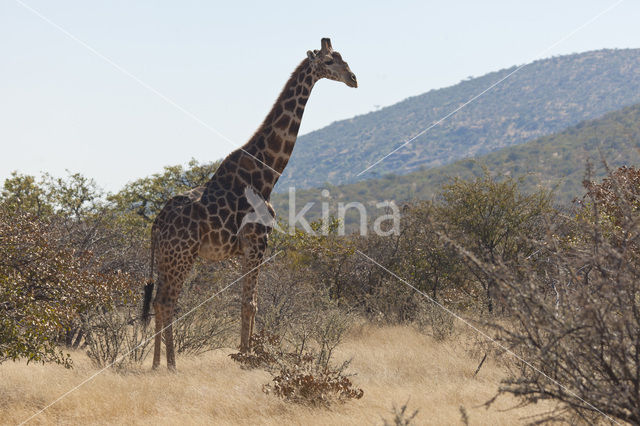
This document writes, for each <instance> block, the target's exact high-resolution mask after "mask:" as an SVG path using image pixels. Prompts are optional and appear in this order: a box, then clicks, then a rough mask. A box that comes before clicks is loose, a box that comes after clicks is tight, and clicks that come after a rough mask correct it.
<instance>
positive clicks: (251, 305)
mask: <svg viewBox="0 0 640 426" xmlns="http://www.w3.org/2000/svg"><path fill="white" fill-rule="evenodd" d="M266 248H267V234H266V233H259V234H258V233H255V234H253V233H252V234H248V235H246V234H245V235H244V238H243V251H244V262H243V265H244V268H243V271H244V274H245V277H244V281H243V283H242V327H241V330H240V352H242V353H246V352H249V351H250V350H251V336H252V335H253V328H254V324H255V320H256V312H257V311H258V301H257V297H256V293H257V289H258V271H259V267H260V264H261V263H262V259H263V257H264V252H265V250H266Z"/></svg>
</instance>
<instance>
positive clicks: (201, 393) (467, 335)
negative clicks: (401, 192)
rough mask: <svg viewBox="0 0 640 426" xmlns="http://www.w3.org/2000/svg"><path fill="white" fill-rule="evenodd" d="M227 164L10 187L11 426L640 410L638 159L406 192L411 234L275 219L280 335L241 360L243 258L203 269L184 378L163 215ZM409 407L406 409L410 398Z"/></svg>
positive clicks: (191, 298)
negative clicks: (166, 291) (565, 196)
mask: <svg viewBox="0 0 640 426" xmlns="http://www.w3.org/2000/svg"><path fill="white" fill-rule="evenodd" d="M605 166H606V164H605ZM215 167H216V165H215V164H212V165H198V164H192V165H191V168H190V169H188V170H183V169H182V168H179V167H178V168H167V169H166V172H165V173H164V174H162V175H154V176H152V177H150V178H148V179H142V180H140V181H137V182H134V183H133V184H131V185H132V186H131V187H128V188H125V189H124V190H123V191H121V192H120V193H118V194H109V195H104V194H101V193H100V192H99V191H97V190H96V188H95V187H94V186H93V184H92V183H91V182H90V181H89V180H87V179H86V178H84V177H83V176H81V175H71V176H70V177H69V179H67V180H64V179H61V180H55V181H50V180H47V179H44V178H43V179H44V180H43V181H42V182H40V183H38V182H37V181H36V179H35V178H34V177H32V176H22V175H15V176H14V177H13V178H12V179H9V180H7V181H6V182H5V185H4V190H3V191H2V192H1V195H0V252H1V253H2V254H3V256H0V378H1V379H2V380H0V423H6V424H18V423H20V422H23V421H25V420H30V421H31V422H33V423H43V424H48V423H56V424H58V423H59V424H81V423H87V424H95V423H100V424H122V423H124V424H137V423H142V424H145V423H161V424H175V423H185V424H273V423H276V424H323V425H324V424H382V423H384V422H385V420H386V421H388V422H389V423H390V424H400V425H406V424H463V423H468V424H517V423H538V424H541V423H553V422H565V423H567V424H597V423H606V422H608V423H606V424H613V423H616V424H640V392H639V391H638V389H640V374H638V371H640V356H639V355H638V354H639V353H640V333H638V332H637V330H639V329H640V169H636V168H633V167H631V168H627V167H621V168H619V169H616V170H609V169H608V175H607V177H606V178H605V179H603V180H602V182H601V183H597V182H594V181H591V180H588V179H585V182H584V185H585V194H584V196H583V197H582V198H580V199H579V200H577V201H576V203H575V205H573V206H571V207H569V206H565V207H554V204H553V193H552V192H549V191H547V190H544V189H541V190H540V191H538V192H535V193H526V192H523V191H521V190H520V187H519V186H520V183H521V180H519V179H515V178H509V177H494V176H492V175H491V173H490V172H489V171H488V170H486V171H485V175H484V176H480V177H477V178H474V179H471V180H463V179H452V180H451V182H450V183H449V184H447V185H445V186H444V187H443V190H442V193H441V194H440V195H439V197H438V198H436V199H434V200H433V201H430V202H419V201H416V202H413V203H409V204H407V205H405V206H403V207H402V215H401V223H400V226H399V231H400V232H398V233H393V234H391V235H386V234H384V235H378V234H369V235H368V236H366V237H364V236H358V235H355V234H354V235H347V236H342V235H341V233H340V232H339V230H340V223H341V222H340V221H339V220H334V219H330V218H327V223H325V222H324V220H323V221H322V223H321V222H314V223H313V224H311V225H312V228H313V230H315V232H302V231H301V230H297V231H296V232H293V233H291V234H278V233H274V234H273V238H272V240H271V242H270V250H271V253H277V254H278V256H276V257H274V258H273V261H270V262H269V263H267V264H265V265H263V267H262V268H261V272H260V279H259V282H260V285H259V286H258V298H257V299H258V301H259V306H260V307H259V310H258V315H257V317H256V329H257V330H263V331H260V333H263V334H262V336H263V337H261V338H260V339H256V340H255V341H254V346H253V349H252V352H251V353H250V354H245V355H243V356H234V359H232V358H231V357H229V355H232V354H234V352H235V349H234V348H235V346H236V344H237V340H238V331H237V330H238V327H239V325H238V318H239V311H240V301H239V297H238V295H239V292H238V291H233V290H237V288H236V289H233V290H230V291H225V292H222V290H223V289H224V288H225V287H224V286H225V285H227V283H232V282H235V280H237V278H238V277H239V276H240V274H241V273H240V267H239V264H238V262H234V261H229V262H224V263H222V264H219V265H213V264H209V263H205V262H199V263H197V264H196V265H195V267H194V270H193V272H192V276H191V277H190V278H189V279H188V280H187V282H186V283H185V286H184V287H183V289H182V292H181V296H180V299H179V301H178V307H177V315H180V316H181V318H182V319H181V320H180V322H179V323H176V326H175V328H174V330H173V334H174V339H175V341H176V344H177V349H176V350H177V353H178V372H177V374H172V373H169V372H167V371H166V369H165V368H162V369H161V370H160V371H157V372H152V371H151V368H150V362H151V360H150V357H149V356H148V355H149V352H150V349H151V345H149V344H143V345H141V346H140V345H139V344H140V343H141V342H145V341H146V340H147V339H148V338H149V337H150V336H151V334H152V331H151V330H150V329H151V327H147V329H146V330H145V329H143V327H142V321H141V320H140V311H141V310H140V307H141V306H140V305H141V300H140V296H141V290H142V288H141V287H142V285H141V283H145V282H148V280H149V276H148V271H149V269H150V268H149V266H150V265H149V247H148V242H149V238H148V235H149V227H150V223H151V218H153V217H154V216H155V214H156V213H157V211H158V210H159V208H161V206H162V205H163V204H164V200H166V199H167V198H169V195H171V194H174V193H178V192H180V191H181V190H183V189H186V188H187V187H191V186H195V185H196V184H198V182H200V181H201V180H202V179H205V178H206V176H209V175H210V173H211V172H212V169H213V170H215ZM589 170H590V169H588V170H587V171H588V172H589ZM586 176H587V177H588V176H589V173H587V174H586ZM140 197H142V198H140ZM325 225H326V228H327V231H328V232H327V233H324V234H322V233H318V232H317V231H319V230H321V229H324V226H325ZM385 229H386V228H385ZM269 256H271V254H269ZM398 277H400V278H398ZM403 283H404V284H406V285H404V284H403ZM416 290H417V291H416ZM211 295H216V297H214V298H209V299H207V297H210V296H211ZM429 299H431V300H432V301H437V303H438V305H440V306H441V307H445V308H446V309H447V310H450V311H452V312H456V314H457V315H461V316H462V317H464V318H467V319H469V320H470V321H471V322H472V323H473V324H474V326H476V327H479V328H481V329H482V330H483V331H484V332H486V333H487V335H489V336H491V337H492V338H495V339H496V341H497V342H499V344H500V345H501V346H502V347H506V348H509V350H511V351H512V352H513V353H515V354H517V355H518V356H519V357H520V361H517V360H515V359H513V358H511V357H509V356H507V355H505V354H504V353H502V354H501V353H500V351H499V350H497V349H496V346H492V345H490V344H489V343H487V342H486V341H484V340H483V339H482V338H480V337H479V336H478V334H477V333H475V332H474V331H472V330H470V329H469V328H467V327H466V326H463V325H462V324H461V322H459V321H454V320H453V319H452V317H451V316H450V315H448V314H446V313H444V312H443V310H442V309H440V308H436V307H435V305H434V304H433V303H432V302H431V301H430V300H429ZM204 300H208V301H207V302H206V303H207V305H206V306H205V307H202V308H198V309H196V310H195V311H194V310H193V308H196V307H198V306H200V304H201V303H202V302H203V301H204ZM192 311H193V313H192V314H189V315H182V314H186V313H189V312H192ZM260 333H258V335H259V334H260ZM269 336H271V337H274V336H275V337H277V339H276V340H277V342H276V340H273V342H276V343H273V342H272V341H270V340H269V339H270V337H269ZM261 339H262V340H261ZM260 342H262V343H261V344H262V348H263V349H265V350H262V349H260V347H261V346H260V345H257V344H256V343H260ZM132 348H138V349H136V350H135V351H131V349H132ZM67 353H69V354H70V357H69V356H67V355H66V354H67ZM485 354H486V355H487V361H486V362H485V363H484V365H482V368H481V369H480V370H479V373H478V374H477V375H476V374H475V371H476V369H477V367H478V365H479V363H480V362H481V360H482V359H483V358H484V356H485ZM243 357H244V358H243ZM252 357H253V358H252ZM27 359H30V360H32V362H31V363H30V364H27V363H26V360H27ZM256 359H257V360H258V361H259V362H254V361H256ZM348 360H351V363H350V364H349V365H348V366H347V368H346V370H345V369H344V367H345V364H343V361H348ZM522 360H526V362H522ZM114 361H116V362H115V366H114V368H108V369H106V370H105V371H104V372H103V373H101V374H98V375H97V376H96V377H95V379H94V380H91V381H89V382H87V383H86V384H85V385H83V386H82V387H80V388H79V389H77V390H75V391H73V392H71V393H70V394H69V395H68V396H65V397H64V398H62V399H61V400H60V401H58V402H56V403H55V404H54V405H53V406H51V407H50V408H48V409H46V410H45V411H44V412H42V413H38V411H39V410H41V409H42V408H44V407H46V406H47V405H48V404H50V403H51V402H53V401H55V400H56V399H57V398H58V397H59V396H60V395H63V394H65V393H66V392H67V391H69V390H71V389H73V388H74V387H76V386H77V385H79V384H81V383H82V382H83V381H85V380H86V379H87V378H89V377H91V376H92V375H94V374H96V373H97V372H99V371H100V368H101V367H103V366H107V365H111V364H112V362H114ZM42 363H44V365H43V364H42ZM163 364H164V363H163ZM243 366H244V368H243ZM65 367H73V368H65ZM247 367H252V368H253V369H249V368H247ZM345 374H346V375H345ZM265 390H266V391H269V393H266V392H265ZM360 390H362V391H363V392H364V394H363V395H362V397H361V398H360V396H361V392H360ZM495 397H497V400H496V401H497V402H494V403H493V404H491V405H490V406H489V407H488V408H487V405H486V404H485V403H486V402H487V401H489V400H492V398H495ZM405 403H407V404H408V408H407V409H406V411H405V412H404V414H403V415H402V416H400V417H402V418H404V420H407V419H410V418H411V414H412V413H413V412H414V411H415V410H418V414H417V415H416V416H415V418H413V419H412V421H411V422H410V423H408V422H407V421H403V420H402V418H400V419H397V418H396V419H394V413H393V412H392V410H393V407H394V406H395V407H397V409H399V407H402V406H403V404H405ZM514 407H518V408H514ZM36 413H38V415H37V416H35V417H34V418H31V416H33V415H34V414H36Z"/></svg>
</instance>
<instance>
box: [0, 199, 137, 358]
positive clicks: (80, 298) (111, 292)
mask: <svg viewBox="0 0 640 426" xmlns="http://www.w3.org/2000/svg"><path fill="white" fill-rule="evenodd" d="M59 232H60V228H59V227H58V226H57V225H56V222H55V219H54V218H49V219H43V218H38V217H37V216H35V215H33V214H29V213H24V212H17V213H16V212H11V211H8V210H7V209H6V208H2V209H0V251H1V252H2V254H3V256H2V258H0V362H2V361H5V360H7V359H12V360H17V359H21V358H26V359H27V360H28V361H41V362H57V363H61V364H64V365H66V366H70V359H69V358H68V355H64V354H63V353H62V351H61V350H60V349H59V348H58V347H57V338H58V335H59V334H60V333H61V332H63V331H64V330H65V328H66V327H68V326H69V324H71V323H72V321H73V320H74V319H75V318H77V317H78V315H81V314H82V313H83V312H86V311H88V310H89V309H92V308H95V307H96V306H101V307H103V308H104V309H108V308H109V307H110V306H112V305H113V304H114V303H115V302H116V301H117V300H121V299H126V298H128V297H131V295H132V293H131V290H132V289H133V288H134V287H133V286H134V283H133V281H132V280H131V279H130V277H129V275H128V274H126V273H117V272H100V271H98V268H97V267H96V265H95V264H94V263H93V262H92V261H91V260H92V255H91V253H90V252H79V251H77V250H74V248H73V247H71V246H69V245H66V244H64V243H61V239H60V235H59ZM62 232H64V231H62Z"/></svg>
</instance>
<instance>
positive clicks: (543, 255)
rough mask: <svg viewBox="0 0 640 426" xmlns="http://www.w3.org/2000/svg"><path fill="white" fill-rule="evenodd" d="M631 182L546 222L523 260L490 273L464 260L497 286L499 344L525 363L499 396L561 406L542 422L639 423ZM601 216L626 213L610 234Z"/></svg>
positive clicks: (639, 267)
mask: <svg viewBox="0 0 640 426" xmlns="http://www.w3.org/2000/svg"><path fill="white" fill-rule="evenodd" d="M625 182H626V183H625ZM633 182H634V181H633V180H618V179H617V178H616V174H615V173H614V174H612V175H610V176H609V178H608V180H606V181H605V184H606V185H607V186H611V190H612V191H615V192H616V193H617V194H620V195H621V196H616V197H612V198H609V197H606V199H607V200H609V201H606V202H607V203H609V202H610V203H614V205H610V206H608V208H606V209H605V208H602V207H603V206H602V203H601V199H600V197H599V194H600V191H599V190H600V189H601V188H594V187H593V186H592V185H591V186H588V190H589V193H588V197H589V199H590V203H589V210H588V212H587V211H585V210H583V211H582V212H581V215H580V216H579V217H578V218H577V219H575V218H571V217H566V218H565V219H564V221H561V220H559V218H558V217H555V218H554V220H553V221H550V222H549V223H550V225H549V228H548V232H547V235H546V236H545V237H544V238H542V239H541V240H540V241H539V242H538V243H537V251H538V252H539V254H538V255H536V256H534V257H533V258H531V259H526V258H524V257H521V258H520V259H519V262H513V263H511V264H509V265H505V264H501V265H498V266H494V267H489V265H487V264H485V263H483V262H482V261H479V260H478V259H473V260H472V261H473V262H475V263H476V264H477V265H478V267H479V268H483V269H484V270H485V272H486V273H487V274H489V275H490V276H491V277H493V279H495V280H496V283H497V287H496V288H497V292H496V293H497V294H496V295H497V297H498V298H499V300H501V302H502V305H503V306H504V307H505V309H506V314H507V315H508V318H509V324H508V326H507V325H504V324H503V325H500V324H493V325H494V327H495V328H496V330H498V332H499V336H500V338H501V339H502V340H503V342H504V344H505V345H506V346H508V347H510V348H512V350H513V351H514V352H516V353H517V354H518V355H519V356H521V357H522V359H524V360H526V361H527V362H528V364H524V363H517V364H516V369H515V370H514V372H513V373H514V374H513V376H511V377H510V378H508V379H507V380H505V381H504V383H503V385H502V387H501V389H500V392H501V393H511V394H514V395H516V396H518V397H519V398H522V399H523V401H525V402H526V403H535V402H537V401H539V400H545V399H551V400H555V401H558V402H560V403H561V406H560V408H559V409H558V410H557V411H555V412H554V413H552V414H551V415H550V416H549V417H550V418H553V417H561V416H574V417H578V418H580V419H581V420H582V421H587V422H595V421H596V420H597V419H601V417H600V416H601V415H602V414H604V415H605V416H607V417H610V418H614V419H617V420H619V421H623V422H629V423H634V424H636V423H640V394H639V393H638V389H640V379H639V376H638V374H637V372H638V371H640V357H639V355H640V354H639V352H638V348H640V334H639V333H638V330H640V315H638V312H640V251H639V250H638V249H637V247H638V246H637V238H638V235H639V234H638V230H639V227H640V214H639V213H638V211H637V209H635V207H634V202H637V198H633V196H632V194H634V193H635V194H638V193H640V191H639V188H637V186H635V185H637V183H633ZM627 183H631V184H633V185H634V187H633V188H629V187H628V186H626V185H627ZM634 191H635V192H634ZM636 197H637V195H636ZM636 205H637V204H636ZM603 212H604V215H603V214H602V213H603ZM609 212H626V213H625V214H622V215H615V224H616V230H615V232H610V231H611V227H610V226H609V225H610V223H611V221H610V219H609V218H610V215H609V214H608V213H609ZM565 224H566V225H567V226H564V225H565Z"/></svg>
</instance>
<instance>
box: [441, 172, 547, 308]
mask: <svg viewBox="0 0 640 426" xmlns="http://www.w3.org/2000/svg"><path fill="white" fill-rule="evenodd" d="M519 183H520V180H518V179H513V178H511V177H504V178H502V179H500V180H498V179H496V178H493V177H492V176H491V175H490V173H489V171H488V170H486V169H485V171H484V175H483V176H481V177H477V178H474V179H471V180H463V179H459V178H454V179H453V180H452V182H451V183H449V184H446V185H444V188H443V192H442V195H441V199H440V200H439V202H438V203H437V206H436V210H437V214H438V216H439V217H440V218H441V220H442V221H443V223H445V224H446V225H445V226H446V229H445V233H446V234H447V235H448V236H449V238H451V239H452V240H453V241H454V242H456V243H457V244H459V245H460V246H461V247H464V248H465V249H467V250H470V251H471V253H473V254H474V255H475V256H476V257H477V258H479V259H481V260H482V261H483V262H487V263H489V264H492V265H496V264H498V263H499V262H508V261H513V260H515V259H517V258H518V257H519V256H521V255H525V256H528V255H529V254H531V253H532V252H533V246H532V245H531V244H530V239H531V238H534V237H535V236H536V235H538V234H539V233H540V232H541V231H542V228H543V227H542V225H543V223H542V220H541V219H542V217H543V215H544V214H545V213H547V212H548V211H550V210H551V193H550V192H549V191H547V190H543V189H540V190H538V191H537V192H534V193H532V194H524V193H522V192H521V191H520V189H519ZM468 267H469V270H470V272H471V273H472V274H473V275H474V276H475V278H476V280H477V282H478V283H479V284H480V285H481V286H482V288H483V289H484V291H485V293H486V297H487V304H488V309H489V311H490V312H492V311H493V296H492V292H493V287H494V286H495V283H494V280H493V278H492V277H491V276H490V275H489V276H488V275H487V274H486V273H485V272H484V270H483V269H481V268H478V267H477V266H476V265H475V264H473V263H468Z"/></svg>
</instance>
